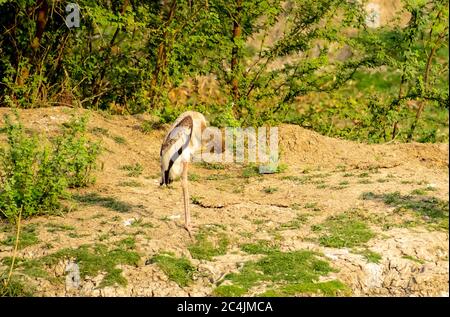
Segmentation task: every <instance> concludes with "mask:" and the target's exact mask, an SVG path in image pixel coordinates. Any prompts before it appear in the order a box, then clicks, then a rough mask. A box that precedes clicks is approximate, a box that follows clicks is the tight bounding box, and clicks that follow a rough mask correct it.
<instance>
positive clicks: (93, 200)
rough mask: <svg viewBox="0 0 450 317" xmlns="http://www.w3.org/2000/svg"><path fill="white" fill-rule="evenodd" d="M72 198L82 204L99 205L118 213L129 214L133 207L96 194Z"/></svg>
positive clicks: (100, 215) (99, 215) (97, 216)
mask: <svg viewBox="0 0 450 317" xmlns="http://www.w3.org/2000/svg"><path fill="white" fill-rule="evenodd" d="M73 198H74V199H75V200H76V201H78V202H80V203H83V204H88V205H99V206H102V207H105V208H108V209H111V210H114V211H118V212H130V211H131V210H132V209H133V205H131V204H129V203H127V202H123V201H120V200H118V199H116V198H113V197H104V196H100V195H98V194H97V193H88V194H85V195H74V196H73ZM102 216H103V214H98V215H96V216H95V217H96V218H99V217H102Z"/></svg>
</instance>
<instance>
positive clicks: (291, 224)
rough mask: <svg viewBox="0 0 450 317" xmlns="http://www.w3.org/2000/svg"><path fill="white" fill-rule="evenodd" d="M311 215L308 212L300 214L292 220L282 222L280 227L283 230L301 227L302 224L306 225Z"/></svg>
mask: <svg viewBox="0 0 450 317" xmlns="http://www.w3.org/2000/svg"><path fill="white" fill-rule="evenodd" d="M309 217H310V215H307V214H299V215H297V216H296V217H295V218H294V219H292V220H291V221H288V222H286V223H282V224H281V226H280V228H281V229H283V230H286V229H299V228H300V227H301V226H302V225H304V224H305V223H306V222H307V221H308V218H309Z"/></svg>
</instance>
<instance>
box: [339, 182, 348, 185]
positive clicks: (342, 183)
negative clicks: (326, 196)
mask: <svg viewBox="0 0 450 317" xmlns="http://www.w3.org/2000/svg"><path fill="white" fill-rule="evenodd" d="M348 184H349V182H348V181H342V182H340V183H339V185H340V186H345V185H348Z"/></svg>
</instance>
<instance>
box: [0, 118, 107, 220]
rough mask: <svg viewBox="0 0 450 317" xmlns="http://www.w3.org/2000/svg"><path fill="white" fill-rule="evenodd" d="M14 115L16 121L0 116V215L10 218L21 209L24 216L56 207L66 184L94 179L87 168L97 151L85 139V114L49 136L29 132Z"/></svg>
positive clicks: (62, 195) (14, 216) (89, 168)
mask: <svg viewBox="0 0 450 317" xmlns="http://www.w3.org/2000/svg"><path fill="white" fill-rule="evenodd" d="M15 116H16V120H14V121H15V122H13V121H12V120H11V118H10V117H9V116H8V115H5V117H4V123H5V129H6V133H7V146H6V148H1V149H0V166H1V168H0V188H1V189H0V217H6V218H7V219H9V220H10V221H14V220H15V219H16V218H17V216H18V215H19V212H20V210H22V216H23V217H29V216H33V215H37V214H45V213H52V212H55V211H56V210H59V209H60V208H61V203H60V200H61V198H63V197H67V192H66V189H67V188H69V187H81V186H86V185H88V184H89V183H91V182H93V181H94V179H93V178H92V176H91V172H92V170H93V169H94V168H95V159H96V157H97V156H98V154H99V152H100V147H99V145H98V144H97V143H92V142H89V141H87V139H86V136H85V132H86V122H87V118H85V117H84V118H82V119H79V120H76V119H72V120H71V121H70V122H68V123H66V124H65V125H64V130H63V133H62V135H60V136H58V137H56V138H54V139H53V140H51V141H48V140H46V139H42V138H38V137H37V136H36V135H35V134H34V135H31V136H30V135H28V134H27V133H26V132H25V129H24V127H23V125H22V124H21V123H20V118H19V115H18V114H17V113H16V114H15Z"/></svg>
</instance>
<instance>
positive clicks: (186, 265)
mask: <svg viewBox="0 0 450 317" xmlns="http://www.w3.org/2000/svg"><path fill="white" fill-rule="evenodd" d="M152 263H156V264H157V265H158V266H159V268H160V269H161V270H162V271H163V272H164V273H165V274H166V275H167V276H168V277H169V279H170V280H172V281H174V282H175V283H177V284H178V285H180V286H188V285H189V284H190V283H191V282H192V278H193V276H194V272H195V267H194V266H193V265H192V264H191V262H190V261H189V260H188V259H187V258H184V257H181V258H177V257H175V256H174V255H173V254H170V253H161V254H158V255H155V256H154V257H152V258H151V259H149V260H148V261H147V262H146V264H152Z"/></svg>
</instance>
